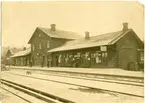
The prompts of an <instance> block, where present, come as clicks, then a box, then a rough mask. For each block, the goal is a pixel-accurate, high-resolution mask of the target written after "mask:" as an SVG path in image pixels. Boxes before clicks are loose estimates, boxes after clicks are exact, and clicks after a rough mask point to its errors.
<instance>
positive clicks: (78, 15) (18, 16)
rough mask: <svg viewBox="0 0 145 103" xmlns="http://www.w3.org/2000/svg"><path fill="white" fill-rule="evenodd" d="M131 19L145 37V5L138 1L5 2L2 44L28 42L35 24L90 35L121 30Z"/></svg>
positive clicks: (3, 4) (137, 30) (138, 31)
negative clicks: (53, 25)
mask: <svg viewBox="0 0 145 103" xmlns="http://www.w3.org/2000/svg"><path fill="white" fill-rule="evenodd" d="M123 22H128V23H129V25H128V26H129V28H132V29H133V30H134V31H135V32H136V34H137V35H138V36H139V37H140V38H141V39H142V40H143V38H144V8H143V5H142V4H140V3H138V2H135V1H134V2H133V1H131V2H125V1H124V2H105V1H103V2H99V1H94V2H62V1H61V2H52V1H51V2H50V1H49V2H3V3H2V45H3V46H9V47H24V46H26V47H27V46H29V45H28V44H27V43H28V41H29V39H30V37H31V36H32V34H33V32H34V31H35V29H36V27H46V28H50V25H51V24H56V29H57V28H58V29H61V30H67V31H74V32H77V33H79V34H80V35H82V36H84V35H85V31H89V32H90V35H91V36H94V35H100V34H103V33H107V32H114V31H118V30H122V23H123Z"/></svg>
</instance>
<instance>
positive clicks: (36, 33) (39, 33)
mask: <svg viewBox="0 0 145 103" xmlns="http://www.w3.org/2000/svg"><path fill="white" fill-rule="evenodd" d="M38 38H40V39H48V38H50V37H49V36H48V35H47V34H45V33H44V32H42V31H41V30H40V29H38V28H36V29H35V31H34V33H33V35H32V36H31V38H30V40H29V41H28V44H31V43H32V42H33V41H34V40H35V39H38Z"/></svg>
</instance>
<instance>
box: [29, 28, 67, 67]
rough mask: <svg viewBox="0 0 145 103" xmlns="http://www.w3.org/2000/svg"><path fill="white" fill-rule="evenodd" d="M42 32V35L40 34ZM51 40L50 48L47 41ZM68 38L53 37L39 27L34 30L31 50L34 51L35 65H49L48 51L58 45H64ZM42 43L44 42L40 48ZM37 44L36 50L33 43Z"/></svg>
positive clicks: (33, 59)
mask: <svg viewBox="0 0 145 103" xmlns="http://www.w3.org/2000/svg"><path fill="white" fill-rule="evenodd" d="M40 34H41V36H39V35H40ZM48 41H49V48H48V47H47V42H48ZM66 41H68V40H67V39H59V38H51V37H49V36H48V35H47V34H45V33H44V32H42V31H41V30H39V29H36V31H35V32H34V35H33V38H32V41H31V52H32V62H33V65H34V66H48V60H49V56H48V53H47V51H48V50H50V49H53V48H56V47H59V46H61V45H63V44H64V43H65V42H66ZM40 43H41V44H42V46H41V49H40V48H39V45H40ZM33 44H34V45H35V50H33V47H32V45H33Z"/></svg>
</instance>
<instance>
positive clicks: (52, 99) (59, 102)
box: [1, 79, 75, 103]
mask: <svg viewBox="0 0 145 103" xmlns="http://www.w3.org/2000/svg"><path fill="white" fill-rule="evenodd" d="M1 83H2V84H3V85H6V86H8V87H11V88H14V89H16V90H19V91H21V92H24V93H26V94H29V95H31V96H33V97H36V98H38V99H41V100H43V101H45V102H46V103H75V102H73V101H71V100H67V99H65V98H61V97H58V96H55V95H52V94H49V93H46V92H43V91H40V90H37V89H34V88H31V87H28V86H24V85H22V84H18V83H15V82H12V81H9V80H5V79H1ZM2 89H4V90H6V91H8V92H11V91H9V90H7V89H5V88H3V87H2ZM11 93H13V92H11ZM13 94H14V93H13ZM14 95H16V96H18V97H20V98H21V99H23V100H25V101H26V102H28V103H32V102H31V101H29V100H27V99H26V98H24V97H21V96H19V95H17V94H14ZM33 103H34V102H33Z"/></svg>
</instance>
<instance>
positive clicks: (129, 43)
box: [116, 32, 139, 69]
mask: <svg viewBox="0 0 145 103" xmlns="http://www.w3.org/2000/svg"><path fill="white" fill-rule="evenodd" d="M116 47H117V52H118V66H119V67H120V68H125V69H128V63H129V62H137V49H138V48H139V46H138V43H137V40H136V38H135V36H134V34H133V32H129V33H128V34H126V35H125V36H124V37H122V38H121V39H120V40H119V41H118V42H117V43H116Z"/></svg>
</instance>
